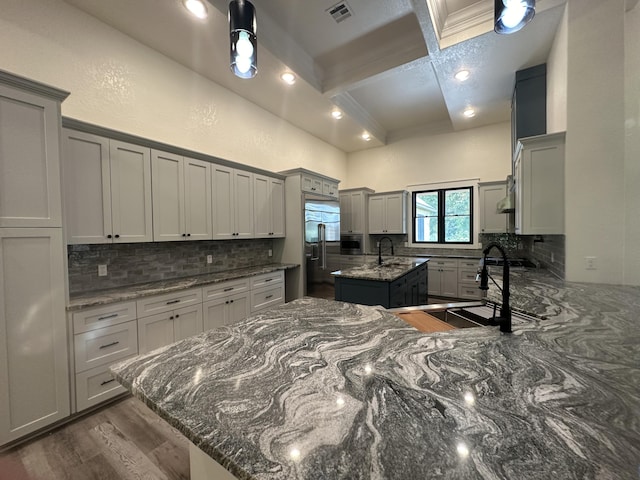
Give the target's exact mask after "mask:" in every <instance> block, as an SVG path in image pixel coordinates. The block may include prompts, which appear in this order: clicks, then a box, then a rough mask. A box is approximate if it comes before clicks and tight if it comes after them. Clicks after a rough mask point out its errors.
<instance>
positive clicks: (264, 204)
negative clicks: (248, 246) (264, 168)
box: [253, 174, 285, 238]
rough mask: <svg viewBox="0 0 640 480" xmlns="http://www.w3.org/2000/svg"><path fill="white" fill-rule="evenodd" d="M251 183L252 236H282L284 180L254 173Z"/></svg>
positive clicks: (283, 230) (283, 231)
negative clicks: (252, 187) (252, 186)
mask: <svg viewBox="0 0 640 480" xmlns="http://www.w3.org/2000/svg"><path fill="white" fill-rule="evenodd" d="M253 185H254V191H253V215H254V219H255V222H254V233H255V235H254V236H255V237H256V238H274V237H284V235H285V228H284V180H281V179H279V178H273V177H268V176H265V175H258V174H255V175H254V176H253Z"/></svg>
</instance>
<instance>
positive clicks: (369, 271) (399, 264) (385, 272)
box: [331, 257, 429, 282]
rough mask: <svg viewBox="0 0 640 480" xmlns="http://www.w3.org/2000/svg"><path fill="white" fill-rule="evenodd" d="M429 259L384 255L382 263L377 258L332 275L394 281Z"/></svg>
mask: <svg viewBox="0 0 640 480" xmlns="http://www.w3.org/2000/svg"><path fill="white" fill-rule="evenodd" d="M428 261H429V259H428V258H410V257H384V258H383V263H382V265H378V260H377V258H376V260H375V261H374V262H370V263H366V264H364V265H359V266H357V267H351V268H346V269H344V270H337V271H335V272H331V275H334V276H336V277H342V278H355V279H359V280H375V281H378V282H392V281H394V280H395V279H397V278H400V277H401V276H403V275H405V274H407V273H409V272H410V271H411V270H413V269H414V268H416V267H419V266H420V265H422V264H423V263H425V262H428Z"/></svg>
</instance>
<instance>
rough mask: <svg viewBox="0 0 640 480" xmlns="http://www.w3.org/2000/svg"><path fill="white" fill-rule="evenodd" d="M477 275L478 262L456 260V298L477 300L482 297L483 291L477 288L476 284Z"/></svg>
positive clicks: (478, 284)
mask: <svg viewBox="0 0 640 480" xmlns="http://www.w3.org/2000/svg"><path fill="white" fill-rule="evenodd" d="M477 275H478V260H472V259H469V260H467V259H460V260H458V297H459V298H464V299H466V300H479V299H481V298H482V297H483V296H484V291H482V290H480V288H478V287H479V286H480V283H479V282H476V276H477Z"/></svg>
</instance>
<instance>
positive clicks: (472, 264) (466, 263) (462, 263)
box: [458, 258, 480, 270]
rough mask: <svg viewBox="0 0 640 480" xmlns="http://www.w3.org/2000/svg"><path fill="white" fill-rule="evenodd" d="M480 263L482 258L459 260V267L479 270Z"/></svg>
mask: <svg viewBox="0 0 640 480" xmlns="http://www.w3.org/2000/svg"><path fill="white" fill-rule="evenodd" d="M479 264H480V259H479V258H478V259H476V260H458V267H460V268H467V269H469V270H477V269H478V266H479Z"/></svg>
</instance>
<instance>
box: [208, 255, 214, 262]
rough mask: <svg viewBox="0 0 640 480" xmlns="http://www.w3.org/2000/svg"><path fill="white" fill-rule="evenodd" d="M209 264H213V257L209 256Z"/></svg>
mask: <svg viewBox="0 0 640 480" xmlns="http://www.w3.org/2000/svg"><path fill="white" fill-rule="evenodd" d="M207 263H213V255H207Z"/></svg>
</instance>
